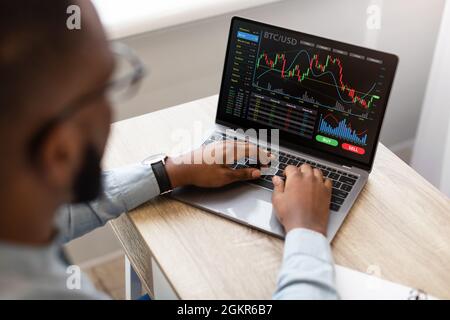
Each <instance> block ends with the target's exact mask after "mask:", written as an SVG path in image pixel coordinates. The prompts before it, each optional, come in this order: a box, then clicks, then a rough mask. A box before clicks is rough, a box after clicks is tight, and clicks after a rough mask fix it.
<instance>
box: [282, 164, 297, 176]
mask: <svg viewBox="0 0 450 320" xmlns="http://www.w3.org/2000/svg"><path fill="white" fill-rule="evenodd" d="M295 174H298V168H297V167H296V166H293V165H289V166H287V167H286V169H284V175H285V176H286V178H289V176H292V175H295Z"/></svg>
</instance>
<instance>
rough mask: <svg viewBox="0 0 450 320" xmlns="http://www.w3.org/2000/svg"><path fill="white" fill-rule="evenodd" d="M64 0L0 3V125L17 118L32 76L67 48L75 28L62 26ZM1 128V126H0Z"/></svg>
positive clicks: (66, 3) (67, 5)
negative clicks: (72, 29)
mask: <svg viewBox="0 0 450 320" xmlns="http://www.w3.org/2000/svg"><path fill="white" fill-rule="evenodd" d="M73 4H75V5H76V2H75V1H68V0H44V1H43V0H6V1H1V4H0V126H1V127H3V126H5V124H8V123H10V122H11V120H14V119H17V118H16V117H13V118H11V116H12V115H13V116H17V115H19V114H20V112H21V111H22V108H23V107H24V104H25V102H26V97H27V90H28V88H27V86H28V87H29V86H30V85H32V83H33V77H34V76H36V74H38V73H42V72H45V71H46V68H48V66H49V63H51V62H52V61H54V60H55V59H61V56H62V55H63V54H64V53H65V52H70V50H71V49H72V48H73V45H74V44H75V43H76V41H77V39H79V35H78V34H77V33H79V32H73V31H71V30H69V29H68V28H67V26H66V22H67V19H68V17H69V14H67V8H68V7H69V6H71V5H73ZM0 129H1V128H0Z"/></svg>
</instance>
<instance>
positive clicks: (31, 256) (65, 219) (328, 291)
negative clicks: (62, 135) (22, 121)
mask: <svg viewBox="0 0 450 320" xmlns="http://www.w3.org/2000/svg"><path fill="white" fill-rule="evenodd" d="M103 181H104V192H103V194H102V196H101V197H100V198H99V199H98V200H97V201H93V202H91V203H86V204H79V205H64V206H63V207H62V208H60V209H59V210H58V213H57V216H56V217H57V219H56V224H57V227H58V230H59V235H58V237H57V238H55V240H54V241H53V243H51V244H50V245H48V246H42V247H38V246H36V247H33V246H21V245H16V244H12V243H6V242H0V299H108V298H109V297H108V296H106V295H105V294H103V293H101V292H99V291H97V290H96V289H95V288H94V286H93V285H92V284H91V283H90V281H89V279H87V277H86V276H84V275H83V274H81V276H80V277H79V278H77V279H79V280H76V281H75V282H73V281H74V276H76V274H77V272H76V271H75V272H74V270H73V269H71V268H70V267H69V265H68V262H67V261H66V260H65V257H64V254H63V253H62V246H63V245H64V243H66V242H68V241H70V240H72V239H75V238H77V237H80V236H82V235H83V234H86V233H88V232H90V231H92V230H94V229H95V228H97V227H100V226H102V225H104V224H105V223H106V222H108V221H109V220H111V219H114V218H116V217H118V216H119V215H120V214H122V213H124V212H127V211H129V210H132V209H134V208H136V207H137V206H139V205H141V204H143V203H145V202H146V201H148V200H150V199H151V198H153V197H156V196H158V195H159V187H158V184H157V182H156V179H155V176H154V174H153V172H152V170H151V169H150V168H148V167H146V166H142V165H140V164H138V165H132V166H127V167H123V168H119V169H116V170H112V171H105V172H103ZM74 283H75V284H76V285H74ZM274 289H276V291H275V293H274V295H273V297H274V298H275V299H335V298H337V297H338V295H337V293H336V290H335V286H334V265H333V261H332V257H331V251H330V246H329V243H328V240H327V239H326V238H325V237H324V236H323V235H321V234H319V233H317V232H314V231H311V230H307V229H295V230H292V231H291V232H289V233H288V234H287V236H286V241H285V248H284V255H283V264H282V268H281V270H280V273H279V276H278V283H277V288H274Z"/></svg>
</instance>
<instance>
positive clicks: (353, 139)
mask: <svg viewBox="0 0 450 320" xmlns="http://www.w3.org/2000/svg"><path fill="white" fill-rule="evenodd" d="M397 62H398V59H397V57H396V56H394V55H391V54H387V53H383V52H379V51H375V50H370V49H366V48H362V47H358V46H354V45H349V44H346V43H341V42H337V41H333V40H329V39H324V38H321V37H317V36H312V35H308V34H304V33H300V32H296V31H291V30H286V29H283V28H278V27H275V26H271V25H267V24H262V23H259V22H255V21H250V20H246V19H242V18H237V17H235V18H233V20H232V24H231V29H230V35H229V40H228V49H227V54H226V61H225V67H224V73H223V79H222V86H221V91H220V98H219V107H218V112H217V118H216V121H217V122H218V123H221V124H226V125H229V126H232V127H239V128H244V129H248V128H255V129H259V128H276V129H279V130H280V141H281V142H282V143H283V142H287V143H288V144H289V145H290V146H292V145H293V146H295V147H296V148H297V149H299V150H302V149H308V150H311V151H315V152H318V155H319V156H320V155H322V156H325V157H328V156H331V157H332V160H339V159H340V160H344V161H343V162H344V164H352V165H359V166H362V167H367V168H370V167H371V166H372V163H373V157H374V153H375V149H376V145H377V142H378V137H379V133H380V129H381V123H382V120H383V116H384V113H385V109H386V104H387V101H388V96H389V92H390V89H391V86H392V81H393V78H394V73H395V69H396V66H397Z"/></svg>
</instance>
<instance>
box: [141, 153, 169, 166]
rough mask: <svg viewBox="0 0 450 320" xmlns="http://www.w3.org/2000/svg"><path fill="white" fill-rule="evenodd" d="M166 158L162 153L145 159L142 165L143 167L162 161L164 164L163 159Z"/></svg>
mask: <svg viewBox="0 0 450 320" xmlns="http://www.w3.org/2000/svg"><path fill="white" fill-rule="evenodd" d="M165 158H166V155H165V154H163V153H158V154H154V155H152V156H150V157H148V158H145V159H144V160H143V161H142V163H143V164H145V165H149V164H152V163H155V162H158V161H162V162H163V163H164V159H165Z"/></svg>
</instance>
